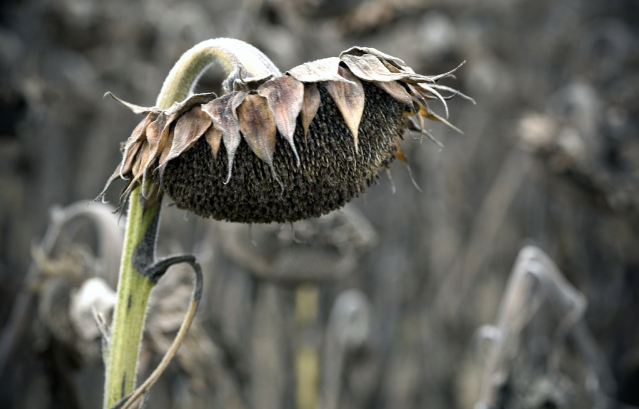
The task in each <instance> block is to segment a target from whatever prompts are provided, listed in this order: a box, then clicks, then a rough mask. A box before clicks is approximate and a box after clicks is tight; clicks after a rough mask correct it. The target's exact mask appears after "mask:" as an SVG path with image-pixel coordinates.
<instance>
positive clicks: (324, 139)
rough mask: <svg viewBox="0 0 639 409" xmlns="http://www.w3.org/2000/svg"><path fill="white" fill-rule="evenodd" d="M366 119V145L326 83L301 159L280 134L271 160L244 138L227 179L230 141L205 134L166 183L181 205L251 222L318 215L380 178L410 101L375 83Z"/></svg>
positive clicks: (173, 166) (298, 141)
mask: <svg viewBox="0 0 639 409" xmlns="http://www.w3.org/2000/svg"><path fill="white" fill-rule="evenodd" d="M363 85H364V91H365V95H366V104H365V107H364V114H363V117H362V120H361V122H360V125H359V138H358V139H359V141H358V144H359V146H358V152H357V153H356V152H355V146H354V142H353V136H352V134H351V132H350V131H349V129H348V127H347V126H346V123H345V122H344V119H343V118H342V115H341V113H340V112H339V110H338V108H337V106H336V105H335V102H333V100H332V99H331V97H330V96H329V94H328V92H327V91H326V90H325V89H324V88H323V87H321V86H320V87H319V90H320V94H321V104H320V107H319V110H318V111H317V115H316V116H315V118H314V119H313V121H312V122H311V125H310V129H309V133H308V137H307V140H306V141H305V139H304V132H303V130H302V125H301V122H300V120H299V119H298V123H297V127H296V131H295V137H294V138H295V146H296V148H297V152H298V154H299V157H300V160H301V164H300V166H297V165H296V160H295V155H294V154H293V151H292V149H291V147H290V146H289V145H288V143H287V142H286V140H284V139H283V138H282V137H281V136H280V135H279V134H278V135H277V143H276V148H275V154H274V160H273V165H274V168H275V172H276V176H277V179H279V180H280V181H281V182H282V184H283V186H284V189H283V190H282V188H281V187H280V184H279V183H278V182H277V180H276V179H275V177H274V176H273V174H272V173H271V170H270V168H269V166H268V165H267V164H266V163H265V162H263V161H262V160H261V159H259V158H258V157H257V156H256V155H255V154H254V153H253V152H252V151H251V150H250V148H249V146H248V144H247V143H246V141H244V140H242V142H241V143H240V146H239V148H238V149H237V152H236V154H235V161H234V165H233V174H232V177H231V180H230V181H229V183H228V184H226V185H225V184H224V181H225V180H226V177H227V172H228V160H227V154H226V150H225V149H224V147H223V145H222V146H221V147H220V151H219V152H218V156H217V159H214V158H213V154H212V152H211V148H210V147H209V145H208V144H207V143H206V141H205V139H204V138H200V139H199V140H198V142H197V143H196V144H195V146H194V147H193V148H191V149H189V150H188V151H186V152H185V153H183V154H182V155H181V156H180V157H178V158H176V159H173V160H172V161H170V162H169V163H168V164H167V166H166V169H165V172H164V175H163V178H162V182H161V186H162V188H163V189H164V191H165V192H166V193H167V194H168V195H169V196H170V197H171V198H172V199H173V200H174V201H175V203H176V204H177V206H178V207H179V208H181V209H188V210H191V211H192V212H194V213H196V214H198V215H200V216H203V217H213V218H214V219H218V220H228V221H231V222H243V223H270V222H288V221H296V220H301V219H307V218H310V217H318V216H321V215H323V214H326V213H328V212H330V211H332V210H335V209H337V208H339V207H342V206H343V205H344V204H345V203H346V202H348V201H349V200H351V199H352V198H353V197H356V196H358V195H359V193H361V192H362V191H364V189H365V188H366V187H367V186H369V185H370V184H371V183H373V182H375V181H376V179H377V173H378V172H379V170H381V169H384V168H386V167H388V165H389V164H390V162H391V161H392V160H393V158H394V156H393V152H394V151H395V149H396V148H395V140H396V138H397V137H398V136H399V135H401V134H402V133H403V132H404V129H405V125H404V120H403V106H402V105H401V104H400V103H398V102H397V101H395V100H394V99H393V98H391V97H390V96H389V95H388V94H386V93H385V92H384V91H382V90H381V89H379V88H378V87H376V86H375V85H373V84H370V83H366V82H363Z"/></svg>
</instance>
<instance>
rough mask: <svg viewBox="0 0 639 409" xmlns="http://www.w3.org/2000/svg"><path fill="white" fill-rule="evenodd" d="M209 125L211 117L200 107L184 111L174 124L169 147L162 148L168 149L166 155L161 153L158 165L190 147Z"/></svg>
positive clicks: (163, 163)
mask: <svg viewBox="0 0 639 409" xmlns="http://www.w3.org/2000/svg"><path fill="white" fill-rule="evenodd" d="M210 126H211V117H210V116H209V115H208V114H207V113H205V112H204V111H202V108H201V107H199V106H196V107H193V108H191V109H190V110H189V111H186V113H184V115H182V116H181V117H180V118H179V119H178V120H177V123H176V124H175V130H174V131H173V141H172V143H171V149H170V151H169V149H165V150H164V151H165V152H166V151H169V153H168V154H167V155H166V157H165V156H164V153H162V156H161V157H160V167H162V166H163V165H165V164H166V163H167V162H168V161H170V160H171V159H174V158H177V157H178V156H180V155H181V154H182V152H184V151H186V150H188V149H190V148H191V147H192V146H193V145H194V144H195V142H197V140H198V139H199V138H200V136H202V135H203V134H204V132H205V131H206V130H207V129H208V128H209V127H210Z"/></svg>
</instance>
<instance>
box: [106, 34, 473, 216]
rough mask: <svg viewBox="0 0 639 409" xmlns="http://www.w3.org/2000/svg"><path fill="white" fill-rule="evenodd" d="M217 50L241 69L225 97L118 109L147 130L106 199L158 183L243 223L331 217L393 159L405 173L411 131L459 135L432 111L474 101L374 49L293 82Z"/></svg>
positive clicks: (242, 47)
mask: <svg viewBox="0 0 639 409" xmlns="http://www.w3.org/2000/svg"><path fill="white" fill-rule="evenodd" d="M210 41H211V42H215V46H216V47H221V48H222V49H223V50H224V52H225V53H228V55H230V56H231V60H232V61H233V63H234V64H233V65H234V66H231V67H227V69H228V71H229V72H231V74H230V75H229V77H228V78H227V79H226V81H225V82H224V84H223V89H224V91H225V94H224V95H223V96H221V97H217V96H216V95H215V94H213V93H208V94H195V95H192V96H190V97H189V98H187V99H186V100H184V101H183V102H181V103H176V104H174V105H173V106H172V107H171V108H169V109H166V110H160V109H158V108H155V107H150V108H145V107H140V106H137V105H133V104H129V103H126V102H124V101H121V100H119V99H117V98H116V97H113V98H115V99H116V100H117V101H118V102H120V103H122V104H123V105H125V106H127V107H128V108H130V109H131V110H132V111H133V112H135V113H137V114H143V115H144V116H145V118H144V119H143V120H142V121H141V122H140V124H139V125H138V126H137V127H136V128H135V129H134V131H133V133H132V134H131V136H130V137H129V139H128V140H127V141H126V144H125V146H124V154H123V158H122V161H121V163H120V164H119V165H118V167H117V169H116V170H115V172H114V174H113V175H112V176H111V178H110V179H109V181H108V182H107V186H106V187H105V190H106V189H107V188H108V186H109V185H110V183H111V182H112V181H113V180H115V179H117V178H122V179H125V180H128V185H127V187H126V188H125V190H124V192H123V194H122V196H121V198H126V196H127V195H128V194H129V193H130V192H131V190H132V189H133V188H134V187H135V186H138V185H139V184H140V183H143V181H145V180H146V179H150V180H152V181H153V182H154V183H155V184H156V186H157V187H158V190H159V191H160V192H166V193H167V194H168V195H169V196H170V197H171V198H172V199H173V200H174V201H175V203H176V204H177V206H178V207H179V208H184V209H188V210H191V211H193V212H195V213H196V214H198V215H200V216H204V217H213V218H215V219H219V220H228V221H232V222H247V223H268V222H284V221H296V220H301V219H306V218H309V217H317V216H321V215H322V214H325V213H328V212H330V211H332V210H334V209H337V208H339V207H341V206H343V205H344V204H345V203H346V202H348V201H349V200H350V199H352V198H353V197H355V196H357V195H358V194H359V193H361V192H362V191H363V190H364V189H365V188H366V187H367V186H368V185H370V184H371V182H373V181H375V180H376V177H377V174H378V172H379V171H380V170H381V169H385V168H388V166H389V165H390V163H391V162H392V161H393V159H394V158H399V159H400V160H403V161H405V157H404V155H403V153H402V151H401V148H400V146H399V141H400V139H402V138H403V135H404V134H405V132H406V130H407V129H417V130H422V132H425V130H424V127H423V125H424V124H423V118H428V119H431V120H438V121H442V122H444V123H446V124H448V125H450V124H449V123H448V121H447V120H446V119H445V118H443V117H441V116H439V115H437V114H435V113H434V112H433V111H432V110H431V109H430V108H429V107H428V104H427V101H428V100H434V99H438V100H440V101H441V102H442V103H443V104H444V107H445V108H446V117H447V116H448V108H447V106H446V99H449V98H452V97H453V96H455V95H461V96H463V97H465V98H468V97H466V96H465V95H463V94H461V93H459V92H458V91H456V90H454V89H451V88H449V87H446V86H443V85H439V84H437V82H438V80H440V79H442V78H445V77H448V76H451V74H452V73H453V72H454V71H455V70H453V71H451V72H447V73H445V74H441V75H437V76H424V75H419V74H416V73H415V72H414V71H413V70H412V69H411V68H409V67H408V66H406V64H405V63H404V62H403V61H402V60H400V59H398V58H395V57H392V56H390V55H387V54H384V53H382V52H380V51H378V50H376V49H373V48H364V47H353V48H350V49H348V50H346V51H344V52H343V53H341V54H340V56H339V57H333V58H325V59H321V60H317V61H313V62H309V63H305V64H302V65H300V66H297V67H295V68H292V69H290V70H289V71H287V72H286V73H284V74H282V73H280V71H279V70H278V69H277V68H276V67H275V65H273V63H271V62H270V60H268V59H267V58H266V57H265V56H264V54H262V53H261V52H260V51H258V50H257V49H255V48H253V47H252V46H250V45H248V44H246V43H244V42H241V41H239V40H231V39H216V40H210ZM235 54H238V55H240V54H241V55H240V57H238V58H235V57H234V56H235ZM441 92H447V93H449V95H448V96H443V95H442V94H441ZM111 96H113V95H111ZM469 99H470V98H469ZM450 126H452V125H450ZM426 134H427V133H426ZM103 194H104V192H103V193H102V195H103Z"/></svg>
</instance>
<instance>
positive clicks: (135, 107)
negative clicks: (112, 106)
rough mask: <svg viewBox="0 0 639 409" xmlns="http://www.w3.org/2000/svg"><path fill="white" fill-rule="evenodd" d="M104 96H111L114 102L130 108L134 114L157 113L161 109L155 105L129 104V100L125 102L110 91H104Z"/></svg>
mask: <svg viewBox="0 0 639 409" xmlns="http://www.w3.org/2000/svg"><path fill="white" fill-rule="evenodd" d="M104 96H105V97H106V96H109V97H111V98H113V100H114V101H115V102H117V103H118V104H120V105H122V106H123V107H125V108H128V109H130V110H131V111H133V113H134V114H138V115H139V114H144V115H149V114H155V115H158V114H159V113H160V112H162V110H161V109H159V108H156V107H142V106H139V105H135V104H131V103H130V102H126V101H123V100H121V99H120V98H118V97H116V96H115V95H113V94H112V93H111V92H106V93H105V94H104Z"/></svg>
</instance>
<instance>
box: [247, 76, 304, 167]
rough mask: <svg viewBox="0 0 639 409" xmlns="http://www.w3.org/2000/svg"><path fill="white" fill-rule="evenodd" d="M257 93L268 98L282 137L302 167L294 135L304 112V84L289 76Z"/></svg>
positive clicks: (262, 86)
mask: <svg viewBox="0 0 639 409" xmlns="http://www.w3.org/2000/svg"><path fill="white" fill-rule="evenodd" d="M257 93H258V94H259V95H261V96H263V97H265V98H266V101H267V102H268V106H269V107H270V109H271V112H273V115H274V117H275V125H277V130H278V131H279V132H280V135H282V136H283V137H284V139H286V140H287V141H288V143H289V145H290V146H291V149H292V150H293V154H295V159H296V161H297V166H299V165H300V157H299V155H298V154H297V149H295V142H294V141H293V135H294V134H295V125H296V123H297V116H298V115H299V113H300V111H301V110H302V104H303V102H304V84H302V83H301V82H299V81H297V80H296V79H295V78H293V77H290V76H288V75H283V76H281V77H277V78H273V79H272V80H270V81H267V82H265V83H264V84H262V85H261V86H260V87H259V88H258V89H257Z"/></svg>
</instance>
